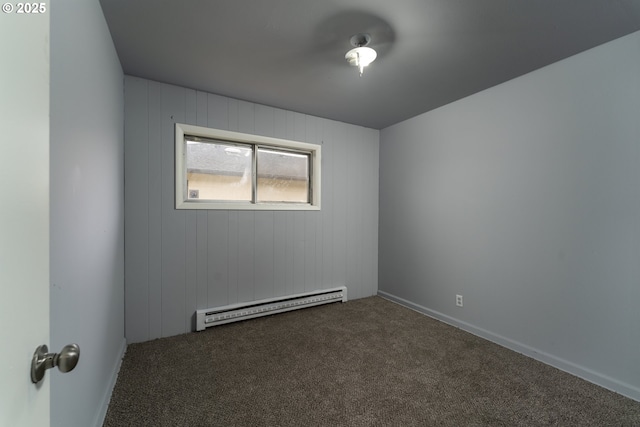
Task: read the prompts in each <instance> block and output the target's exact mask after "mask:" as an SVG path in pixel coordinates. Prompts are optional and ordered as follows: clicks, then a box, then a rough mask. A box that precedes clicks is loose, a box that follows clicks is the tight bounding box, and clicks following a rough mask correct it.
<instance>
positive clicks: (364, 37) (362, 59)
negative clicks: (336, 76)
mask: <svg viewBox="0 0 640 427" xmlns="http://www.w3.org/2000/svg"><path fill="white" fill-rule="evenodd" d="M370 41H371V36H370V35H369V34H356V35H354V36H352V37H351V39H350V42H351V45H352V46H355V47H354V49H351V50H350V51H349V52H347V54H346V55H345V56H344V58H345V59H346V60H347V62H348V63H349V65H353V66H354V67H358V69H359V70H360V77H362V73H363V72H364V67H366V66H367V65H369V64H371V63H372V62H373V61H375V59H376V57H377V56H378V54H377V53H376V51H375V50H373V49H371V48H370V47H367V45H368V44H369V42H370Z"/></svg>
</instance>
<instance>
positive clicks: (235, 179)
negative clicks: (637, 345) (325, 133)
mask: <svg viewBox="0 0 640 427" xmlns="http://www.w3.org/2000/svg"><path fill="white" fill-rule="evenodd" d="M221 136H223V137H224V138H221ZM319 177H320V146H317V145H312V144H306V143H302V142H296V141H286V140H280V139H275V138H267V137H260V136H254V135H246V134H240V133H235V132H228V131H219V130H216V129H207V128H201V127H196V126H189V125H181V124H176V208H178V209H293V210H297V209H319V207H320V203H319V201H320V194H319V190H320V179H319Z"/></svg>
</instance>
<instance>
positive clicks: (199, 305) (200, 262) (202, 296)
mask: <svg viewBox="0 0 640 427" xmlns="http://www.w3.org/2000/svg"><path fill="white" fill-rule="evenodd" d="M209 105H210V103H209V97H208V95H207V94H206V93H205V92H198V93H197V107H196V108H197V110H196V125H198V126H205V127H206V126H209ZM208 224H209V220H208V214H207V211H198V212H197V220H196V251H197V252H196V270H197V272H196V309H198V310H199V309H203V308H207V307H209V306H208V301H209V297H208V293H207V291H208V286H207V283H208V274H209V270H208V262H207V261H208V258H207V253H208V236H209V228H208ZM187 309H189V307H187Z"/></svg>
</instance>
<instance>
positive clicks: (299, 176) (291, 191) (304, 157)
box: [257, 148, 309, 203]
mask: <svg viewBox="0 0 640 427" xmlns="http://www.w3.org/2000/svg"><path fill="white" fill-rule="evenodd" d="M257 161H258V164H257V169H258V196H257V197H258V202H295V203H309V154H308V153H292V152H288V151H280V150H274V149H270V148H258V159H257Z"/></svg>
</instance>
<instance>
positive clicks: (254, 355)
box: [104, 297, 640, 427]
mask: <svg viewBox="0 0 640 427" xmlns="http://www.w3.org/2000/svg"><path fill="white" fill-rule="evenodd" d="M104 425H105V426H107V427H115V426H416V425H419V426H484V425H490V426H541V425H545V426H546V425H558V426H640V403H639V402H636V401H633V400H631V399H628V398H625V397H623V396H621V395H618V394H616V393H613V392H610V391H608V390H605V389H603V388H601V387H598V386H596V385H593V384H591V383H588V382H586V381H584V380H581V379H579V378H577V377H574V376H572V375H569V374H567V373H564V372H562V371H559V370H557V369H555V368H552V367H550V366H547V365H544V364H542V363H540V362H537V361H535V360H533V359H530V358H528V357H525V356H523V355H520V354H518V353H515V352H513V351H510V350H507V349H505V348H503V347H500V346H498V345H496V344H493V343H491V342H488V341H485V340H483V339H481V338H477V337H475V336H473V335H471V334H468V333H466V332H463V331H461V330H459V329H456V328H454V327H451V326H448V325H446V324H444V323H441V322H438V321H436V320H433V319H430V318H428V317H426V316H423V315H421V314H419V313H416V312H414V311H412V310H409V309H407V308H404V307H401V306H399V305H397V304H395V303H392V302H389V301H386V300H384V299H382V298H379V297H371V298H365V299H360V300H355V301H349V302H347V303H344V304H340V303H337V304H331V305H326V306H321V307H315V308H310V309H305V310H299V311H295V312H289V313H284V314H278V315H274V316H270V317H264V318H260V319H254V320H249V321H246V322H241V323H233V324H229V325H223V326H218V327H214V328H210V329H208V330H206V331H204V332H199V333H192V334H186V335H180V336H176V337H172V338H164V339H160V340H155V341H151V342H146V343H141V344H132V345H130V346H129V348H128V350H127V353H126V355H125V357H124V360H123V363H122V369H121V371H120V374H119V377H118V382H117V384H116V387H115V390H114V392H113V397H112V399H111V404H110V407H109V410H108V413H107V416H106V420H105V423H104Z"/></svg>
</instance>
